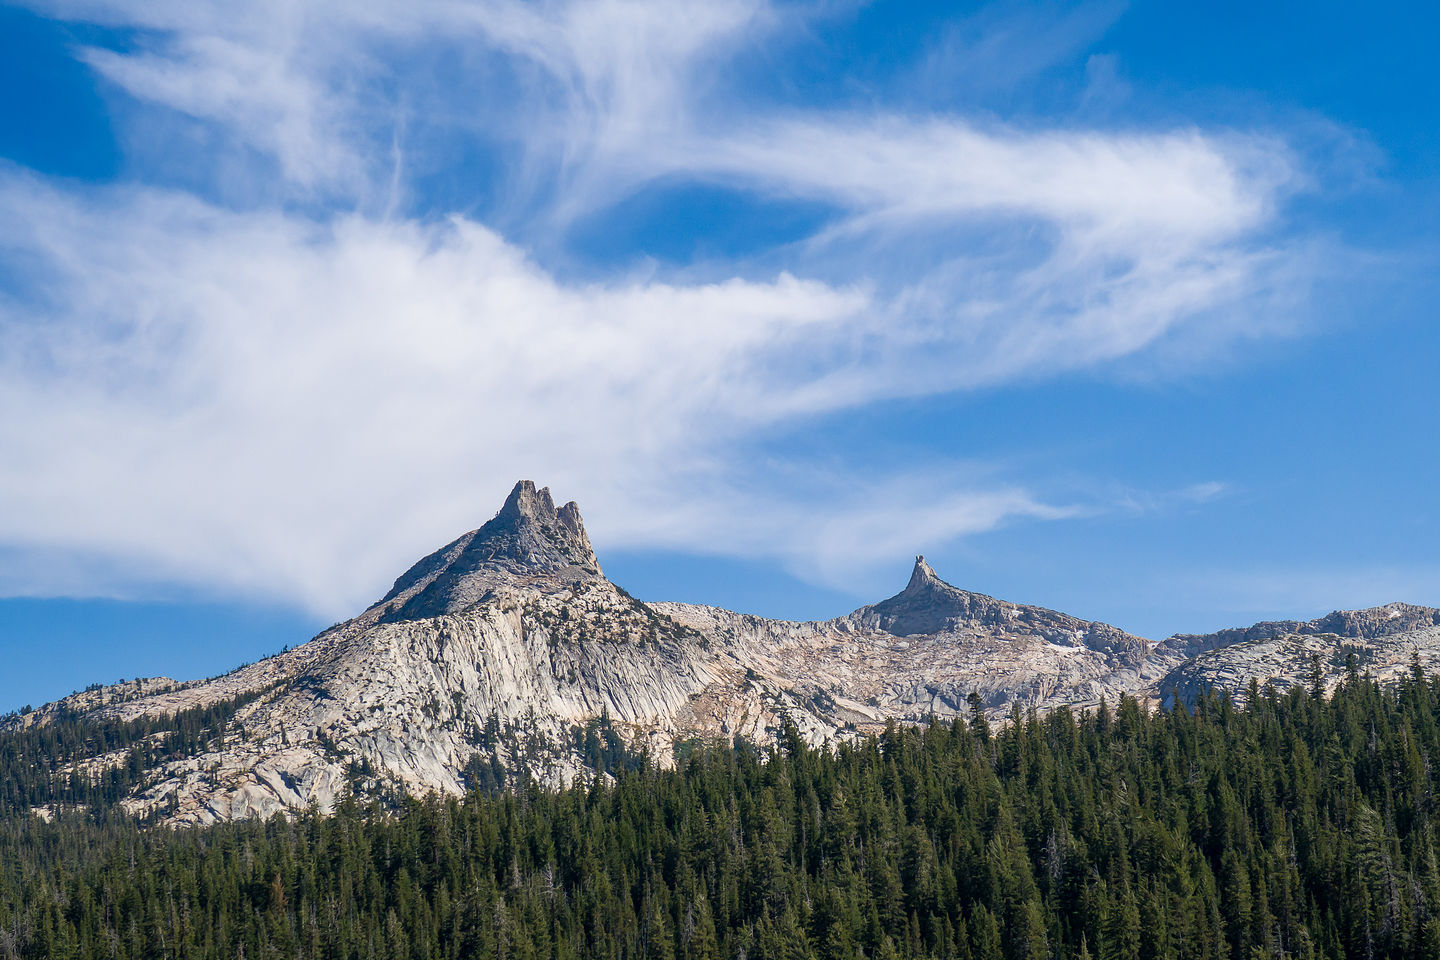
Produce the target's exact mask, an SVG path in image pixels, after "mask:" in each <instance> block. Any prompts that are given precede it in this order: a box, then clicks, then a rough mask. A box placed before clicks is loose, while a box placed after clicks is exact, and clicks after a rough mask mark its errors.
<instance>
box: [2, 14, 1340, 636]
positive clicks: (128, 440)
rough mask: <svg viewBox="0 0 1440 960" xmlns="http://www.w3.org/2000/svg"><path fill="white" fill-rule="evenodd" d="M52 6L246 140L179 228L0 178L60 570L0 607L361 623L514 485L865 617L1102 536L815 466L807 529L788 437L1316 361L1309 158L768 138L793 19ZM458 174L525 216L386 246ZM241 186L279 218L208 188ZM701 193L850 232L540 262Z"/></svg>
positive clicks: (879, 117)
mask: <svg viewBox="0 0 1440 960" xmlns="http://www.w3.org/2000/svg"><path fill="white" fill-rule="evenodd" d="M41 6H42V7H43V8H44V9H47V10H49V11H50V12H52V13H53V14H55V15H57V16H62V17H67V18H72V19H80V20H88V21H91V22H97V23H101V24H104V25H108V26H111V27H115V28H120V29H124V30H128V31H130V33H129V34H128V36H129V37H130V40H129V42H127V43H126V44H123V45H121V44H116V45H114V46H113V47H108V48H99V47H97V48H92V49H89V50H87V51H84V52H83V53H82V56H84V57H85V58H86V60H87V62H89V63H90V64H91V65H92V66H93V67H94V68H95V69H96V70H97V71H99V73H100V74H101V75H102V76H104V77H105V78H106V79H107V80H108V81H109V82H111V83H113V84H115V85H117V86H118V88H120V89H122V90H123V91H125V92H126V94H128V95H129V96H130V97H132V98H134V100H135V102H136V104H137V107H136V110H137V112H136V114H135V118H134V119H133V121H132V122H133V123H135V124H137V125H138V127H140V128H143V127H144V125H145V124H146V123H147V122H151V121H155V122H158V120H156V118H158V117H160V116H162V115H164V116H171V115H180V116H183V117H185V118H188V122H193V123H197V124H201V125H203V126H204V127H205V128H206V129H207V130H209V131H211V132H212V133H214V134H215V137H217V138H219V139H218V140H217V139H214V138H212V139H209V140H206V141H205V142H204V146H203V148H200V149H203V151H204V153H203V154H200V153H197V154H196V155H195V156H196V159H197V160H198V159H199V158H200V157H201V156H203V157H204V163H203V164H197V166H198V167H199V168H200V170H201V173H200V174H199V175H198V176H197V177H195V178H192V179H191V180H189V181H186V183H187V185H186V186H183V187H182V186H179V185H177V183H176V182H174V181H173V180H170V179H167V178H166V177H165V176H158V175H157V177H156V178H155V182H154V183H153V184H150V185H136V184H129V185H117V186H111V187H107V188H101V189H91V190H85V191H76V190H74V189H72V188H69V187H67V186H64V185H58V184H51V183H46V182H44V181H43V180H41V179H39V178H37V177H34V176H30V175H27V174H24V173H21V172H17V171H8V172H6V173H5V174H4V175H3V176H0V224H3V226H0V247H3V253H0V256H4V257H6V258H9V259H12V260H13V261H14V262H17V263H18V262H21V261H23V262H24V263H25V264H26V265H27V267H26V274H27V276H28V277H29V281H28V283H27V285H26V286H25V288H24V289H20V288H17V289H15V290H13V291H12V292H11V293H12V295H11V298H10V301H9V302H8V303H7V305H6V312H5V316H4V317H3V319H0V370H3V372H4V376H3V379H0V411H4V412H5V413H6V416H5V417H4V423H3V425H0V450H4V451H5V453H6V459H7V463H8V464H10V465H11V466H8V467H7V468H6V469H5V470H4V471H3V472H0V501H3V502H4V504H5V505H6V507H7V509H5V510H4V511H0V545H3V546H4V547H6V548H8V549H9V550H11V551H21V552H22V553H23V552H25V551H29V552H30V553H31V554H33V556H34V557H35V558H36V564H35V565H32V568H31V569H30V571H29V572H28V573H27V577H28V579H27V580H26V583H25V585H23V586H22V585H20V584H19V582H18V581H11V582H10V583H9V586H8V587H7V586H6V584H5V582H0V589H12V590H14V589H25V590H29V591H33V590H42V591H43V589H44V587H43V582H44V581H45V578H44V576H43V575H37V571H41V572H42V573H43V570H44V569H46V568H47V565H48V567H49V568H53V569H54V570H55V571H56V573H55V577H54V583H56V584H60V583H61V582H62V581H63V582H64V583H66V584H70V585H68V586H65V587H64V588H63V589H67V590H73V589H83V588H77V587H75V586H73V581H74V580H75V579H76V577H77V574H76V573H75V571H76V570H81V571H83V572H84V576H82V577H80V579H82V580H84V579H87V578H88V581H89V582H90V583H91V588H90V589H93V590H104V589H111V588H113V587H114V584H116V583H120V582H122V581H123V582H125V583H132V582H160V583H164V582H170V583H174V582H180V583H189V584H197V585H201V586H203V587H206V588H209V589H218V590H222V591H223V590H231V591H242V592H251V593H256V594H261V595H265V596H270V597H277V598H281V599H285V600H288V601H292V602H295V603H299V604H302V605H306V606H308V607H310V608H312V609H317V610H323V611H325V612H327V613H340V612H344V611H346V610H349V609H352V608H353V607H354V605H355V604H356V603H357V602H359V601H361V600H363V599H366V598H368V597H369V596H371V595H373V594H374V593H375V592H376V591H377V590H378V588H379V587H380V586H382V585H383V581H384V579H385V577H386V576H387V575H391V574H393V572H394V570H395V568H396V566H397V564H400V563H403V562H404V560H405V559H408V558H409V557H410V556H411V555H413V554H415V553H417V552H418V551H421V550H423V549H426V548H428V547H430V546H432V545H433V543H434V542H437V541H439V540H441V539H443V538H445V537H446V536H449V535H452V534H453V533H454V532H456V531H457V530H458V529H461V528H463V527H465V526H473V525H474V524H475V523H478V522H479V521H480V520H483V519H484V517H483V515H477V514H481V513H483V511H484V510H486V509H488V508H489V507H491V506H492V505H493V503H492V502H493V501H495V500H496V499H497V498H498V497H499V496H501V495H503V493H504V490H505V488H506V487H507V486H508V484H509V483H510V482H512V481H513V480H514V479H515V477H516V476H517V475H521V474H524V475H531V476H534V477H535V478H536V479H538V480H541V481H542V482H549V483H552V484H553V485H554V486H555V487H556V488H557V492H559V493H560V494H561V495H562V496H567V497H568V496H578V497H581V498H582V499H583V501H584V505H585V506H586V512H587V516H588V517H589V518H590V519H591V522H592V524H593V525H594V526H595V527H596V532H597V539H602V540H604V541H606V542H610V543H614V544H629V545H646V544H650V545H664V546H669V547H677V548H681V549H695V550H710V551H720V552H729V553H736V554H743V555H755V554H757V553H768V554H771V555H776V554H778V555H780V556H782V559H784V560H786V561H787V562H788V563H790V564H791V565H792V567H794V568H795V569H799V570H805V571H806V572H807V574H808V575H811V576H818V577H822V578H827V579H830V580H837V579H843V577H844V575H845V573H844V571H846V570H848V569H853V568H854V566H855V565H856V564H863V563H866V562H873V561H875V560H878V559H887V560H888V559H893V558H894V556H898V555H904V554H907V553H909V552H911V551H912V550H913V549H915V548H916V547H915V545H916V543H917V542H920V543H923V542H925V541H926V540H927V538H928V539H929V540H931V541H934V540H935V539H937V538H938V539H941V540H943V539H947V538H953V537H956V536H963V535H966V534H971V533H975V532H979V531H983V530H987V529H992V528H994V527H996V526H998V525H1001V524H1004V523H1007V522H1012V521H1017V520H1023V519H1058V518H1062V517H1065V516H1069V515H1072V514H1073V513H1074V512H1075V511H1076V509H1077V508H1076V507H1075V506H1073V505H1068V504H1063V503H1053V502H1049V501H1047V500H1046V498H1044V497H1042V496H1040V495H1039V494H1038V493H1036V492H1035V491H1034V490H1033V489H1030V488H1029V487H1028V486H1027V485H1026V484H1024V483H1021V482H1016V481H1006V480H1003V479H995V478H979V479H973V478H972V479H970V480H966V479H963V478H959V479H957V478H954V477H950V478H944V477H939V476H936V475H933V474H925V475H917V474H914V473H908V474H907V473H905V472H904V471H901V470H898V469H886V468H883V467H876V468H870V469H868V470H865V471H860V472H859V473H857V474H856V475H854V476H851V477H848V478H847V482H846V483H843V484H840V485H839V486H838V487H837V486H836V485H835V484H834V483H833V482H831V481H830V480H829V479H827V478H826V477H825V476H824V475H823V474H824V473H825V471H823V470H821V469H819V468H810V467H807V465H806V464H804V463H801V462H790V463H787V464H786V469H787V470H788V471H789V476H790V477H791V478H792V485H791V487H790V489H788V490H786V491H783V492H782V493H781V494H779V495H776V493H775V491H774V489H773V487H767V485H766V484H764V483H763V482H757V473H759V472H763V468H762V467H760V466H755V465H754V464H757V463H759V461H758V460H757V458H756V457H755V451H756V449H757V447H758V446H759V445H762V444H763V441H764V438H765V437H767V436H773V435H775V434H776V433H780V432H783V431H785V430H790V429H796V428H797V427H799V426H802V425H803V424H805V423H806V422H807V420H808V419H810V418H814V417H816V416H823V415H827V414H832V413H834V412H836V411H842V410H847V409H854V408H857V407H862V406H864V405H866V404H871V403H874V402H876V401H878V400H883V399H887V398H894V397H902V396H919V395H929V394H935V393H945V392H952V391H960V390H971V389H977V388H980V387H984V386H990V385H995V384H1002V383H1009V382H1016V381H1024V380H1028V379H1039V378H1045V377H1050V376H1054V375H1056V374H1058V373H1062V372H1067V371H1074V370H1093V369H1098V368H1104V367H1105V366H1106V365H1109V364H1114V363H1116V362H1122V361H1134V362H1140V361H1143V360H1144V358H1145V357H1146V356H1148V355H1150V354H1152V353H1155V352H1157V351H1161V350H1165V349H1169V350H1172V351H1173V350H1176V349H1180V350H1184V349H1186V347H1185V345H1186V344H1190V343H1200V342H1203V341H1207V340H1210V339H1216V338H1218V339H1222V340H1223V339H1228V338H1234V337H1247V336H1258V335H1265V334H1266V333H1273V332H1276V331H1281V330H1284V329H1288V328H1287V327H1286V326H1285V324H1284V323H1281V322H1277V320H1276V319H1275V317H1274V316H1273V315H1272V314H1273V311H1269V310H1267V307H1268V306H1269V305H1271V304H1273V303H1274V302H1276V301H1277V299H1288V300H1293V299H1295V298H1297V297H1301V296H1303V290H1304V285H1305V281H1306V278H1307V276H1308V274H1309V272H1310V271H1311V270H1312V269H1313V264H1314V257H1315V252H1314V250H1312V249H1301V248H1296V247H1294V246H1292V245H1289V244H1287V243H1286V242H1285V241H1284V240H1283V239H1282V238H1280V237H1278V236H1277V231H1276V224H1277V221H1278V220H1279V219H1280V218H1281V217H1282V216H1283V213H1282V211H1283V206H1284V204H1285V202H1286V199H1287V198H1288V196H1289V195H1290V194H1291V193H1292V192H1293V191H1294V190H1296V189H1299V188H1300V187H1301V186H1303V183H1304V164H1303V160H1302V158H1300V157H1299V156H1297V155H1296V154H1295V152H1294V151H1293V149H1292V148H1291V147H1289V146H1288V145H1287V143H1286V142H1285V140H1284V139H1283V137H1279V136H1276V135H1273V134H1266V135H1257V134H1253V133H1246V132H1235V131H1225V130H1219V131H1207V130H1202V129H1180V130H1173V129H1172V130H1151V131H1140V130H1129V131H1120V132H1117V131H1107V130H1099V129H1085V128H1079V127H1075V126H1073V125H1067V124H1064V123H1056V124H1054V125H1053V126H1051V127H1049V128H1044V129H1036V128H1034V127H1033V126H1032V127H1030V128H1024V129H1021V128H1017V127H1010V126H1006V125H1004V124H1001V123H998V122H993V121H989V122H980V121H977V120H973V119H969V118H965V117H962V116H957V115H952V114H946V113H943V112H930V113H917V111H916V110H915V109H914V107H913V105H910V106H905V107H903V108H902V107H896V108H893V109H887V108H885V107H884V106H875V105H873V104H872V105H869V106H866V107H864V108H860V107H852V108H833V107H832V108H827V109H825V110H807V109H802V108H799V107H797V106H795V105H793V104H789V105H778V104H773V103H766V102H764V101H763V100H762V101H751V100H747V99H746V98H745V97H744V96H743V95H741V93H740V92H737V91H739V86H737V84H736V83H735V78H733V77H730V76H728V75H727V73H726V69H727V64H729V63H731V62H732V60H733V57H734V55H735V54H736V53H737V52H738V51H743V50H744V49H746V48H747V45H754V44H757V43H762V42H763V43H777V42H780V40H781V39H783V37H784V36H785V34H786V32H787V31H788V30H793V29H795V28H796V27H797V25H803V23H802V19H803V16H804V13H803V11H799V12H797V11H796V10H794V9H791V8H778V7H773V6H771V5H768V4H764V3H760V2H733V3H712V4H697V5H694V6H691V5H683V4H682V5H677V4H670V3H652V2H605V3H587V4H579V3H553V4H543V5H540V6H535V5H529V4H518V3H481V4H452V3H435V4H422V5H419V6H413V5H409V4H406V5H400V4H386V3H377V4H365V5H356V4H335V3H328V2H319V0H317V2H312V3H306V4H289V3H286V4H259V5H252V6H249V7H247V8H246V9H245V10H243V11H241V10H236V9H234V8H233V7H231V6H228V5H222V4H218V3H208V2H187V3H169V2H160V3H146V4H125V3H112V2H107V0H60V2H56V3H47V4H42V5H41ZM777 38H778V39H777ZM719 91H723V92H724V93H725V95H723V96H722V95H721V94H720V92H719ZM441 133H444V134H445V135H447V136H453V137H457V138H468V139H470V140H473V141H474V142H475V143H477V144H481V145H483V146H484V147H485V148H486V149H488V150H489V151H491V153H492V154H493V155H494V156H495V157H498V158H499V160H497V162H496V164H495V169H496V171H498V172H497V173H496V174H495V176H497V177H499V178H500V180H501V185H500V187H499V188H498V189H497V190H496V192H497V193H499V194H502V195H504V196H506V197H508V198H509V199H508V200H507V201H505V202H503V203H501V204H498V205H497V206H496V208H495V209H494V210H491V211H486V210H477V211H472V212H471V213H469V214H467V215H463V216H462V215H449V214H450V211H448V210H444V209H434V208H431V207H428V206H427V205H426V203H425V202H424V199H423V198H420V197H415V196H412V197H410V199H409V201H408V202H407V203H404V204H400V205H398V206H397V205H396V204H395V203H394V202H393V201H394V197H395V194H396V193H397V192H400V193H405V192H406V191H408V190H410V189H411V186H410V184H408V183H407V181H406V179H405V173H404V171H405V167H406V163H407V162H408V163H417V162H419V155H420V154H423V153H424V152H425V151H427V150H429V149H431V148H432V147H433V143H434V138H435V137H436V136H438V135H439V134H441ZM217 143H218V144H220V145H221V146H218V147H217ZM225 145H228V147H227V146H225ZM164 148H165V149H167V150H173V151H181V152H182V153H183V151H186V150H188V149H191V148H189V147H186V146H185V144H184V143H183V142H180V143H173V144H168V143H167V144H166V145H165V147H164ZM224 149H232V150H233V151H234V156H233V157H232V158H231V159H232V160H233V162H234V163H236V164H240V165H242V166H243V165H246V164H250V165H252V166H253V168H254V169H252V170H251V175H252V176H253V177H255V178H256V180H257V181H258V182H261V183H263V185H264V189H262V190H259V191H258V192H256V194H255V195H254V196H246V197H243V198H241V199H240V200H239V201H236V198H235V196H234V192H233V190H230V189H228V188H227V187H226V186H225V185H223V184H220V183H214V184H211V185H210V186H209V187H206V186H205V185H203V181H204V170H206V169H210V168H214V169H220V166H221V165H220V164H219V163H218V162H217V161H216V159H215V157H214V152H215V151H216V150H224ZM397 158H398V161H397ZM172 159H173V158H172ZM226 169H231V168H228V167H227V168H226ZM141 179H142V180H143V179H144V178H143V177H142V178H141ZM676 182H681V183H699V184H709V185H718V186H720V187H723V188H725V189H730V190H734V191H737V192H739V193H743V194H745V195H746V196H749V197H753V198H757V199H758V200H760V201H761V202H777V203H778V202H787V201H789V200H792V199H803V200H805V201H807V202H815V203H820V204H823V205H825V206H826V207H827V208H828V209H830V210H831V211H832V212H833V216H832V217H830V218H829V219H828V220H827V222H826V223H825V225H824V226H823V227H820V228H817V230H816V232H815V233H814V234H813V235H810V236H808V237H806V238H804V239H803V240H802V241H801V242H799V243H792V244H788V245H786V247H785V248H784V249H783V250H772V251H761V252H759V253H757V254H756V255H754V256H753V257H747V258H743V259H735V260H731V261H726V262H718V263H706V264H691V265H688V267H689V269H686V270H676V271H665V270H655V271H652V272H650V273H630V272H621V273H619V274H616V275H613V276H610V277H609V278H608V279H605V280H603V281H594V280H576V279H573V278H570V277H567V276H565V275H564V273H563V271H560V270H557V269H554V268H552V267H551V266H548V265H547V264H546V263H545V261H544V259H543V258H542V257H540V256H539V254H538V253H537V252H536V251H534V250H532V249H530V246H531V243H532V241H533V242H534V246H536V247H544V248H545V249H547V250H548V249H553V248H555V247H557V246H558V247H562V248H563V246H564V237H565V236H566V234H567V231H568V230H569V229H570V228H571V227H572V226H573V225H574V224H576V223H577V222H580V221H581V220H583V219H584V218H586V217H595V216H598V215H603V214H604V212H605V211H606V210H608V209H610V207H611V205H613V204H614V203H616V202H617V201H618V200H620V199H623V198H624V197H626V196H629V195H631V194H633V193H634V192H636V191H638V190H641V189H644V188H646V187H647V186H651V185H655V184H666V183H676ZM377 198H382V199H383V200H384V202H379V200H378V199H377ZM397 211H403V212H397ZM487 214H488V215H487ZM521 214H523V219H524V223H523V225H520V221H519V220H518V219H517V218H518V217H519V216H520V215H521ZM512 226H513V227H514V229H513V230H510V231H508V232H507V227H512ZM537 237H540V238H543V239H542V240H538V241H537V240H536V239H535V238H537ZM641 252H642V253H643V251H641ZM697 276H701V277H703V279H696V277H697ZM907 490H908V491H910V495H909V496H907V495H905V491H907ZM767 543H768V544H771V545H770V546H766V544H767ZM774 544H783V545H784V546H781V547H777V546H774ZM57 557H58V558H60V559H57ZM45 558H49V559H45ZM65 558H69V559H65ZM75 558H82V559H83V560H84V562H83V563H81V562H78V561H76V560H75ZM62 560H63V561H64V562H61V561H62ZM105 570H110V571H112V572H111V573H110V574H108V575H107V574H104V573H103V571H105ZM97 571H100V572H97ZM107 578H108V580H107ZM3 579H4V567H0V581H3ZM37 583H39V584H42V585H41V586H37V585H36V584H37ZM56 588H57V589H60V587H56Z"/></svg>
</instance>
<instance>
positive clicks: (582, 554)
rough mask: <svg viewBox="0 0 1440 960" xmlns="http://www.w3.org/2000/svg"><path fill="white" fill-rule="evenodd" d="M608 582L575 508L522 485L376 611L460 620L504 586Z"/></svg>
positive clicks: (405, 578) (384, 615) (388, 616)
mask: <svg viewBox="0 0 1440 960" xmlns="http://www.w3.org/2000/svg"><path fill="white" fill-rule="evenodd" d="M603 576H604V574H603V573H602V572H601V570H600V561H599V560H597V559H596V557H595V550H594V548H593V547H591V545H590V537H589V535H588V534H586V532H585V523H584V521H583V520H582V519H581V518H580V508H579V507H578V506H577V505H576V504H575V502H574V501H573V500H572V501H571V502H569V503H566V504H565V505H564V506H562V507H560V508H558V509H557V508H556V507H555V501H554V499H553V498H552V497H551V496H550V489H549V488H548V487H540V488H538V489H537V488H536V486H535V484H534V482H533V481H530V480H521V481H520V482H518V483H516V484H515V487H514V489H512V490H511V491H510V496H509V497H507V498H506V500H505V505H504V506H502V507H501V508H500V512H498V513H497V514H495V516H494V517H493V518H492V519H491V520H490V521H489V522H488V523H486V524H485V525H484V526H482V527H480V528H479V529H478V530H472V531H470V532H469V533H466V534H464V535H463V536H461V537H459V538H458V539H456V540H454V541H452V542H451V543H448V544H446V545H445V546H444V547H441V548H440V549H439V550H437V551H435V552H434V553H432V554H430V555H429V556H427V557H425V558H424V559H422V560H420V561H419V562H418V563H416V564H415V565H414V566H412V567H411V568H410V569H409V570H407V571H406V572H405V573H404V575H402V576H401V577H400V579H398V580H396V581H395V586H394V587H392V588H391V590H390V592H389V593H387V594H386V595H385V597H384V598H383V599H381V601H380V602H379V603H378V604H376V607H375V608H372V609H379V610H380V612H381V617H380V618H381V619H383V620H391V621H393V620H416V619H422V618H425V617H435V616H440V615H443V614H447V613H456V612H458V611H460V610H463V609H465V608H466V607H470V606H473V605H474V604H476V603H478V602H480V601H481V600H483V599H484V598H485V597H487V596H489V595H490V594H492V593H493V592H494V591H495V588H496V587H498V586H502V585H514V584H516V583H520V582H535V581H538V580H550V581H556V582H573V581H576V580H598V579H602V578H603Z"/></svg>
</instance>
